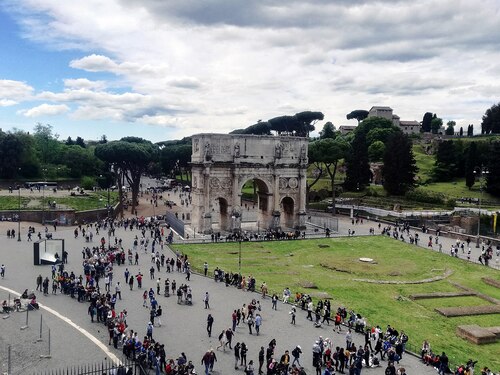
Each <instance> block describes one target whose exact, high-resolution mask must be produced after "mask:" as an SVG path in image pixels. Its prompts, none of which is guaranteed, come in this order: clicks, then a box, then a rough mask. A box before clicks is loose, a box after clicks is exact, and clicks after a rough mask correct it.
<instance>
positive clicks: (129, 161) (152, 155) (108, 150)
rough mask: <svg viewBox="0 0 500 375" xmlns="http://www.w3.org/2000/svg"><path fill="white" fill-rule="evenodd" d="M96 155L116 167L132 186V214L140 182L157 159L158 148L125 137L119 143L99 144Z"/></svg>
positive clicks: (135, 138)
mask: <svg viewBox="0 0 500 375" xmlns="http://www.w3.org/2000/svg"><path fill="white" fill-rule="evenodd" d="M95 155H96V156H97V157H98V158H99V159H101V160H102V161H104V162H106V163H108V164H112V165H114V169H115V170H119V171H120V172H121V173H122V175H123V177H124V178H125V179H126V180H127V181H128V183H129V184H130V188H131V190H132V212H134V211H135V207H136V206H137V203H138V201H137V197H138V195H139V187H140V180H141V176H142V174H143V173H144V172H145V171H146V169H147V167H148V164H149V163H150V162H152V161H154V160H156V159H157V156H158V146H156V145H153V144H152V143H151V142H150V141H147V140H145V139H142V138H138V137H124V138H122V139H121V140H119V141H112V142H107V143H104V144H99V145H98V146H97V147H96V148H95Z"/></svg>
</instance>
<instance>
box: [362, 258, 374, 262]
mask: <svg viewBox="0 0 500 375" xmlns="http://www.w3.org/2000/svg"><path fill="white" fill-rule="evenodd" d="M359 260H360V262H365V263H372V262H373V259H372V258H359Z"/></svg>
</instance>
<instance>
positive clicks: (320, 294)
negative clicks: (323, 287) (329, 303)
mask: <svg viewBox="0 0 500 375" xmlns="http://www.w3.org/2000/svg"><path fill="white" fill-rule="evenodd" d="M311 297H316V298H320V299H332V297H331V296H330V295H329V294H328V293H326V292H315V293H311Z"/></svg>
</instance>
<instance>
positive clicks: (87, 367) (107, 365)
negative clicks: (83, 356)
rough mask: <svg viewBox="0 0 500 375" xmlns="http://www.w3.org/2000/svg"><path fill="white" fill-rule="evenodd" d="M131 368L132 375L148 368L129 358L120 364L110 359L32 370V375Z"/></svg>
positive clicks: (90, 374) (88, 374)
mask: <svg viewBox="0 0 500 375" xmlns="http://www.w3.org/2000/svg"><path fill="white" fill-rule="evenodd" d="M130 370H132V374H133V375H147V374H149V370H147V369H144V368H143V367H142V366H141V364H139V363H137V362H133V361H131V360H129V359H126V360H124V361H122V362H121V363H120V364H116V363H113V362H111V361H104V362H101V363H91V364H83V365H76V366H71V367H66V368H60V369H51V370H45V371H37V372H34V373H33V375H102V374H108V373H109V374H122V373H123V374H129V373H130V372H129V371H130Z"/></svg>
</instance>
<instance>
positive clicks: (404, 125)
mask: <svg viewBox="0 0 500 375" xmlns="http://www.w3.org/2000/svg"><path fill="white" fill-rule="evenodd" d="M399 127H400V128H401V130H402V131H403V133H405V134H417V133H420V127H421V125H420V122H418V121H415V120H412V121H400V122H399Z"/></svg>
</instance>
